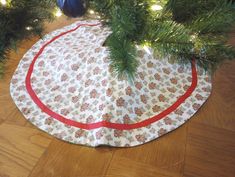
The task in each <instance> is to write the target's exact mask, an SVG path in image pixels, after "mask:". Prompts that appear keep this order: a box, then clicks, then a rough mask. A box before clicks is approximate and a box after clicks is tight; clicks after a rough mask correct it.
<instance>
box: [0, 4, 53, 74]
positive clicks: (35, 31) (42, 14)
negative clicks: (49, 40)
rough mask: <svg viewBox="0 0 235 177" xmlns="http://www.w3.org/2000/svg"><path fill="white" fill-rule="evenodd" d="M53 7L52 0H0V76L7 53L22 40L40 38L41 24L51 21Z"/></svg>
mask: <svg viewBox="0 0 235 177" xmlns="http://www.w3.org/2000/svg"><path fill="white" fill-rule="evenodd" d="M55 7H56V2H55V1H54V0H40V1H38V0H0V76H1V75H2V74H3V64H4V61H5V59H7V55H8V53H9V51H10V50H11V49H16V48H17V43H18V42H19V41H21V40H23V39H29V38H30V37H31V36H32V35H39V36H41V34H42V32H43V22H44V21H45V20H52V19H53V17H54V16H55Z"/></svg>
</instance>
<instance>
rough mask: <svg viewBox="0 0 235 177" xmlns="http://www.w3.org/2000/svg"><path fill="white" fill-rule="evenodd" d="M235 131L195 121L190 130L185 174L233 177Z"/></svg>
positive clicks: (188, 175) (207, 176)
mask: <svg viewBox="0 0 235 177" xmlns="http://www.w3.org/2000/svg"><path fill="white" fill-rule="evenodd" d="M234 137H235V132H233V131H228V130H225V129H219V128H217V127H212V126H208V125H207V124H199V123H193V124H191V125H190V126H189V130H188V143H187V148H186V159H185V168H184V175H185V176H186V177H198V176H200V177H233V176H234V174H235V168H234V166H235V139H234Z"/></svg>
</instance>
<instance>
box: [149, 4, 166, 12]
mask: <svg viewBox="0 0 235 177" xmlns="http://www.w3.org/2000/svg"><path fill="white" fill-rule="evenodd" d="M151 9H152V10H153V11H158V10H162V9H163V8H162V6H160V5H158V4H154V5H152V6H151Z"/></svg>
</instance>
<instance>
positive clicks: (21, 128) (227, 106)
mask: <svg viewBox="0 0 235 177" xmlns="http://www.w3.org/2000/svg"><path fill="white" fill-rule="evenodd" d="M71 22H72V21H68V20H66V19H65V18H61V19H59V20H58V21H57V22H54V23H53V24H50V25H47V31H52V30H54V29H56V28H59V27H62V26H64V25H65V24H70V23H71ZM37 40H38V39H37V38H33V39H32V40H30V41H23V42H22V43H21V44H20V46H19V50H18V51H17V53H15V52H12V53H11V54H10V57H9V61H8V62H7V68H6V74H5V77H4V78H3V79H2V80H0V177H183V176H184V177H235V61H234V62H227V63H225V64H224V65H223V66H222V67H221V68H220V69H219V70H218V71H217V72H216V73H215V75H214V79H213V92H212V95H211V97H210V98H209V100H208V101H207V102H206V104H205V105H204V106H203V107H202V108H201V109H200V111H199V112H198V113H197V114H196V115H195V116H194V117H193V118H192V119H191V120H190V121H189V122H188V123H186V124H185V125H184V126H182V127H181V128H179V129H177V130H176V131H174V132H172V133H169V134H167V135H165V136H163V137H161V138H159V139H157V140H155V141H152V142H150V143H147V144H145V145H142V146H139V147H134V148H111V147H99V148H88V147H84V146H79V145H71V144H68V143H65V142H63V141H60V140H57V139H55V138H53V137H51V136H50V135H47V134H46V133H43V132H42V131H40V130H38V129H37V128H36V127H34V126H32V125H31V124H30V123H28V122H27V121H26V120H25V118H24V117H23V116H22V115H21V113H20V112H19V111H18V109H17V108H16V106H15V104H14V103H13V101H12V99H11V97H10V94H9V83H10V79H11V76H12V74H13V72H14V70H15V68H16V67H17V65H18V62H19V61H20V59H21V58H22V56H23V54H24V53H25V52H26V51H27V50H28V49H29V48H30V47H31V46H32V45H33V44H34V43H35V42H36V41H37ZM231 42H232V43H233V44H235V35H234V34H233V35H232V37H231Z"/></svg>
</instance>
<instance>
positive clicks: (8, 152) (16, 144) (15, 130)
mask: <svg viewBox="0 0 235 177" xmlns="http://www.w3.org/2000/svg"><path fill="white" fill-rule="evenodd" d="M50 142H51V139H50V138H48V136H47V135H46V134H45V133H42V132H40V131H38V130H35V129H31V128H25V127H21V126H16V125H10V124H6V123H3V124H1V125H0V176H1V177H2V176H7V177H27V176H28V175H29V173H30V171H31V170H32V169H33V167H34V165H35V164H36V163H37V161H38V159H39V158H40V157H41V155H42V154H43V152H44V151H45V149H46V148H47V146H48V145H49V143H50Z"/></svg>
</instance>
